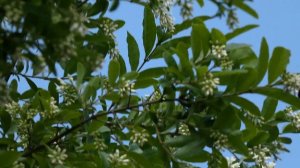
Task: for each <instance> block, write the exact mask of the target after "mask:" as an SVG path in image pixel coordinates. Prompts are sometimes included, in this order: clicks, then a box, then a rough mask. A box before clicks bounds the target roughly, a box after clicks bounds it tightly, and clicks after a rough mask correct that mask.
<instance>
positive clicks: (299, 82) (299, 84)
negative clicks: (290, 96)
mask: <svg viewBox="0 0 300 168" xmlns="http://www.w3.org/2000/svg"><path fill="white" fill-rule="evenodd" d="M282 82H283V85H284V86H285V88H286V90H288V91H289V92H291V93H297V92H298V91H299V90H300V74H298V73H297V74H290V73H285V74H284V75H283V76H282Z"/></svg>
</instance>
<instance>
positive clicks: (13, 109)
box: [5, 101, 21, 118]
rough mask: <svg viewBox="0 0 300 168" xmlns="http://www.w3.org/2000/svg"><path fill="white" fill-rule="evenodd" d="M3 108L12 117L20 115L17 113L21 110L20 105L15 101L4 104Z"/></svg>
mask: <svg viewBox="0 0 300 168" xmlns="http://www.w3.org/2000/svg"><path fill="white" fill-rule="evenodd" d="M5 109H6V111H7V112H8V113H9V114H10V115H11V116H12V117H13V118H19V117H20V116H19V113H20V111H21V107H20V105H19V104H18V103H17V102H15V101H12V102H11V103H8V104H6V105H5Z"/></svg>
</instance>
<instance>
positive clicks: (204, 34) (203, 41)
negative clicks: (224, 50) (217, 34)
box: [191, 23, 210, 61]
mask: <svg viewBox="0 0 300 168" xmlns="http://www.w3.org/2000/svg"><path fill="white" fill-rule="evenodd" d="M209 40H210V34H209V31H208V29H207V28H206V26H205V25H204V24H203V23H197V24H193V25H192V34H191V45H192V51H193V59H194V61H195V60H199V59H200V60H201V59H202V58H199V57H200V53H202V54H203V55H204V56H205V55H206V54H207V52H208V51H209V48H210V44H209Z"/></svg>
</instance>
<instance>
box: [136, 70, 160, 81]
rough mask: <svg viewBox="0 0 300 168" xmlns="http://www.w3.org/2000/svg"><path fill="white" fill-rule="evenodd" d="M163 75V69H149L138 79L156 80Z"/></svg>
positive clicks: (141, 73)
mask: <svg viewBox="0 0 300 168" xmlns="http://www.w3.org/2000/svg"><path fill="white" fill-rule="evenodd" d="M164 73H165V67H157V68H149V69H146V70H144V71H142V72H140V75H139V77H138V79H145V78H158V77H160V76H162V75H163V74H164Z"/></svg>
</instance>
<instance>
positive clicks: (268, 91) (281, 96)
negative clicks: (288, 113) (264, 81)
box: [253, 88, 300, 109]
mask: <svg viewBox="0 0 300 168" xmlns="http://www.w3.org/2000/svg"><path fill="white" fill-rule="evenodd" d="M253 92H255V93H258V94H262V95H265V96H270V97H273V98H275V99H278V100H281V101H283V102H285V103H288V104H290V105H292V106H295V107H297V108H299V109H300V99H299V98H297V97H295V96H293V95H291V94H290V93H287V92H285V91H283V90H281V89H277V88H258V89H254V90H253Z"/></svg>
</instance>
